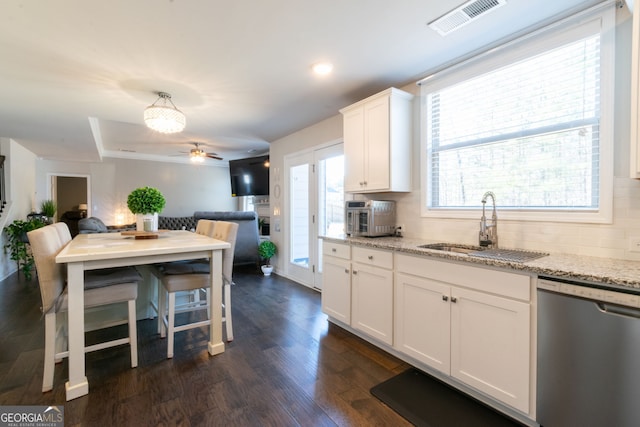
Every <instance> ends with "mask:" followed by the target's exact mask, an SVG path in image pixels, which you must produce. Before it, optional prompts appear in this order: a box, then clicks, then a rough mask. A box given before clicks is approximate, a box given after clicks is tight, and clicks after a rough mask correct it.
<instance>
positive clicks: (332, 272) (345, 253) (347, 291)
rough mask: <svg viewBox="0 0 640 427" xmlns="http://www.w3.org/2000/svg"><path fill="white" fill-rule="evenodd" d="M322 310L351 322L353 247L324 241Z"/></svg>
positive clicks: (336, 317)
mask: <svg viewBox="0 0 640 427" xmlns="http://www.w3.org/2000/svg"><path fill="white" fill-rule="evenodd" d="M322 253H323V254H324V258H323V262H322V312H323V313H325V314H326V315H327V316H330V317H333V318H335V319H336V320H339V321H341V322H343V323H346V324H347V325H348V324H350V323H351V247H350V246H349V245H343V244H338V243H331V242H323V243H322Z"/></svg>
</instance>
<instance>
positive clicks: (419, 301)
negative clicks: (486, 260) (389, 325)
mask: <svg viewBox="0 0 640 427" xmlns="http://www.w3.org/2000/svg"><path fill="white" fill-rule="evenodd" d="M530 286H531V285H530V278H529V277H528V276H525V275H518V274H514V273H508V272H499V271H496V270H487V269H483V268H477V267H468V266H464V265H458V264H453V263H448V262H442V261H434V260H432V259H425V258H419V257H412V256H405V255H397V256H396V276H395V346H394V347H395V348H396V349H397V350H398V351H401V352H403V353H405V354H407V355H409V356H411V357H412V358H414V359H416V360H418V361H419V362H422V363H424V364H426V365H428V366H430V367H432V368H435V369H437V370H439V371H441V372H443V373H445V374H447V375H451V376H452V377H454V378H456V379H458V380H460V381H462V382H464V383H466V384H468V385H469V386H471V387H473V388H475V389H477V390H479V391H481V392H483V393H485V394H487V395H489V396H492V397H494V398H496V399H498V400H500V401H501V402H503V403H505V404H507V405H509V406H512V407H513V408H516V409H518V410H520V411H522V412H524V413H528V412H529V400H530V399H529V397H530V354H531V353H530V348H531V347H530V345H531V340H530V338H531V333H530V323H531V320H530V319H531V312H530V310H531V309H530V304H529V298H530V296H529V295H530ZM483 290H486V291H484V292H483ZM500 292H504V293H505V294H506V295H500ZM496 293H497V294H496Z"/></svg>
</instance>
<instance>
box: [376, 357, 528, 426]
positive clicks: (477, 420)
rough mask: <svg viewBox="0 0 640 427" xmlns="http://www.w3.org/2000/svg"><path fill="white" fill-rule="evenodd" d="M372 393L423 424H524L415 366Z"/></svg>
mask: <svg viewBox="0 0 640 427" xmlns="http://www.w3.org/2000/svg"><path fill="white" fill-rule="evenodd" d="M371 394H373V395H374V396H375V397H377V398H378V399H380V400H381V401H382V402H384V403H385V404H386V405H387V406H389V407H390V408H391V409H393V410H394V411H396V412H397V413H398V414H400V415H402V416H403V417H404V418H406V419H407V420H408V421H409V422H411V423H412V424H414V425H416V426H420V427H422V426H424V427H521V426H522V424H520V423H518V422H516V421H514V420H512V419H510V418H507V417H506V416H504V415H502V414H500V413H498V412H496V411H494V410H493V409H491V408H489V407H488V406H485V405H484V404H482V403H480V402H478V401H477V400H475V399H473V398H471V397H468V396H467V395H465V394H463V393H461V392H459V391H457V390H455V389H453V388H452V387H450V386H448V385H446V384H444V383H443V382H441V381H439V380H437V379H435V378H433V377H431V376H429V375H427V374H425V373H423V372H421V371H419V370H417V369H414V368H411V369H408V370H406V371H404V372H403V373H401V374H399V375H396V376H395V377H393V378H390V379H388V380H387V381H385V382H383V383H380V384H378V385H377V386H375V387H373V388H372V389H371Z"/></svg>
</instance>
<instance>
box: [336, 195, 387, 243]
mask: <svg viewBox="0 0 640 427" xmlns="http://www.w3.org/2000/svg"><path fill="white" fill-rule="evenodd" d="M345 229H346V234H347V236H365V237H378V236H391V235H393V234H395V231H396V202H393V201H388V200H348V201H347V202H345Z"/></svg>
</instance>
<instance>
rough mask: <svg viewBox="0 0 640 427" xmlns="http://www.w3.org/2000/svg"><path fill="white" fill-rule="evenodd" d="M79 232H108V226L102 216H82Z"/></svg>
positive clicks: (79, 222)
mask: <svg viewBox="0 0 640 427" xmlns="http://www.w3.org/2000/svg"><path fill="white" fill-rule="evenodd" d="M78 232H79V233H80V234H85V233H106V232H107V226H106V225H105V224H104V222H102V220H101V219H100V218H96V217H95V216H92V217H90V218H82V219H81V220H79V221H78Z"/></svg>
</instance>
